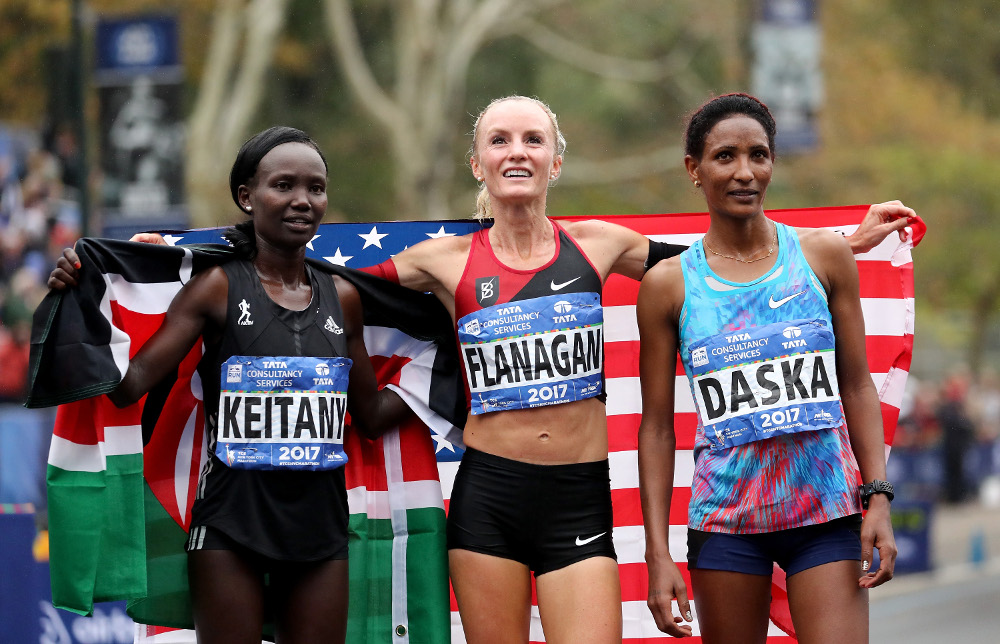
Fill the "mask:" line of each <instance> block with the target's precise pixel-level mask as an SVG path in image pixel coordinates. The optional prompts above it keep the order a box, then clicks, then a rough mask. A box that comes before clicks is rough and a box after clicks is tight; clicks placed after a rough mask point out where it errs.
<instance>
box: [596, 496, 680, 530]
mask: <svg viewBox="0 0 1000 644" xmlns="http://www.w3.org/2000/svg"><path fill="white" fill-rule="evenodd" d="M690 503H691V488H690V487H675V488H674V494H673V496H672V497H671V501H670V525H687V522H688V505H689V504H690ZM611 507H612V511H613V513H614V517H615V527H624V526H635V525H642V508H641V507H640V505H639V488H635V487H633V488H623V489H620V490H611Z"/></svg>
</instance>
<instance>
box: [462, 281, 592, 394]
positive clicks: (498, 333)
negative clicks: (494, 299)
mask: <svg viewBox="0 0 1000 644" xmlns="http://www.w3.org/2000/svg"><path fill="white" fill-rule="evenodd" d="M603 331H604V312H603V310H602V309H601V299H600V295H598V294H597V293H564V294H561V295H548V296H545V297H539V298H533V299H530V300H523V301H519V302H509V303H507V304H497V305H495V306H491V307H488V308H485V309H482V310H480V311H476V312H474V313H470V314H468V315H466V316H463V317H462V318H461V319H460V320H459V321H458V339H459V342H460V343H461V345H462V355H463V357H464V359H465V376H466V379H467V382H468V383H469V390H470V392H471V394H472V413H473V414H482V413H485V412H490V411H502V410H509V409H527V408H530V407H540V406H543V405H555V404H559V403H564V402H571V401H574V400H583V399H584V398H592V397H593V396H596V395H598V394H600V393H601V390H602V383H601V380H602V379H601V367H602V365H603V361H604V344H603Z"/></svg>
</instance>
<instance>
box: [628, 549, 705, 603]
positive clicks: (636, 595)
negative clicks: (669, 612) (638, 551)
mask: <svg viewBox="0 0 1000 644" xmlns="http://www.w3.org/2000/svg"><path fill="white" fill-rule="evenodd" d="M674 563H676V564H677V569H678V570H679V571H680V573H681V576H682V577H683V578H684V583H685V584H687V587H688V589H690V588H691V574H690V573H689V572H688V566H687V562H686V561H684V560H680V561H675V562H674ZM618 576H619V577H620V578H621V582H622V601H623V602H644V601H646V595H647V593H648V589H649V571H648V569H647V568H646V564H645V562H638V563H627V564H619V565H618ZM675 610H676V607H675Z"/></svg>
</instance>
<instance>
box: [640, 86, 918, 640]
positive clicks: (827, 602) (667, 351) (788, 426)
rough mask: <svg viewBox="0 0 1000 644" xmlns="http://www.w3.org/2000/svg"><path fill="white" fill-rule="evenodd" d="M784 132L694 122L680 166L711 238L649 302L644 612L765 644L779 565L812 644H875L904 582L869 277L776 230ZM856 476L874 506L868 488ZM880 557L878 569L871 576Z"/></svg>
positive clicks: (830, 242) (841, 248)
mask: <svg viewBox="0 0 1000 644" xmlns="http://www.w3.org/2000/svg"><path fill="white" fill-rule="evenodd" d="M774 134H775V124H774V119H773V118H772V117H771V114H770V112H769V111H768V109H767V107H766V106H765V105H764V104H763V103H761V102H760V101H759V100H757V99H756V98H754V97H752V96H748V95H746V94H730V95H725V96H720V97H718V98H715V99H713V100H711V101H709V102H708V103H706V104H705V105H704V106H702V107H701V108H700V109H699V110H698V111H696V112H695V113H694V114H693V116H692V118H691V120H690V122H689V125H688V129H687V137H686V149H685V153H686V155H685V158H684V161H685V166H686V168H687V171H688V175H689V177H690V178H691V180H692V182H693V183H694V185H695V187H696V188H700V189H701V190H702V191H703V192H704V194H705V199H706V201H707V204H708V210H709V213H710V216H711V226H710V227H709V230H708V232H707V233H706V234H705V236H704V238H703V239H702V240H700V241H698V242H696V243H695V244H694V245H693V246H692V247H691V248H690V249H689V250H687V251H685V252H684V253H683V254H681V255H680V256H678V257H674V258H670V259H668V260H665V261H662V262H660V263H659V264H657V265H656V266H655V267H653V268H651V269H650V270H649V271H648V272H647V273H646V276H645V277H644V278H643V281H642V286H641V288H640V291H639V298H638V308H637V317H638V322H639V331H640V337H641V343H642V344H641V353H640V378H641V386H642V401H643V405H642V423H641V425H640V429H639V476H640V482H639V485H640V491H641V499H642V510H643V517H644V523H645V531H646V562H647V565H648V567H649V598H648V604H649V606H650V610H651V611H652V613H653V616H654V619H655V620H656V623H657V626H658V627H659V628H660V630H662V631H664V632H666V633H670V634H672V635H674V636H677V637H685V636H689V635H691V634H692V628H691V626H688V625H686V624H684V623H683V621H682V617H677V616H675V615H674V614H673V612H672V610H671V603H672V601H674V600H676V601H677V603H678V608H679V610H680V613H681V615H683V616H684V617H685V618H686V619H687V621H692V617H691V604H692V603H694V604H696V607H697V614H698V627H699V628H700V634H701V636H702V638H703V640H704V641H705V642H733V641H754V642H764V641H765V640H766V638H767V628H768V606H769V603H770V586H771V574H772V568H773V566H774V565H778V566H780V567H781V568H783V569H784V571H785V573H786V575H787V584H788V586H787V587H788V596H789V605H790V608H791V615H792V621H793V623H794V626H795V630H796V632H797V634H798V637H799V639H800V641H803V642H819V641H838V642H859V643H860V642H867V641H868V595H867V592H868V590H867V589H869V588H872V587H875V586H878V585H880V584H882V583H884V582H886V581H888V580H889V579H891V578H892V572H893V565H894V561H895V557H896V545H895V541H894V539H893V534H892V527H891V525H890V521H889V502H890V501H891V498H892V496H891V486H888V484H885V485H882V484H883V483H884V481H883V479H884V478H885V453H884V437H883V430H882V417H881V410H880V406H879V399H878V395H877V391H876V389H875V386H874V384H873V382H872V379H871V375H870V373H869V371H868V363H867V359H866V354H865V330H864V320H863V318H862V311H861V301H860V296H859V280H858V270H857V266H856V264H855V262H854V258H853V255H852V252H851V248H850V247H849V245H848V243H847V242H846V241H845V240H844V238H843V237H842V236H840V235H838V234H836V233H834V232H832V231H828V230H823V229H793V228H790V227H787V226H784V225H782V224H778V223H777V222H774V221H772V220H770V219H769V218H768V217H767V216H766V215H765V213H764V208H763V202H764V195H765V193H766V190H767V187H768V184H769V183H770V181H771V174H772V170H773V163H774V158H775V155H774ZM892 207H896V208H899V209H904V210H909V209H905V208H904V207H903V206H902V205H901V204H898V202H897V203H896V204H892ZM908 214H911V215H912V211H909V213H908ZM904 216H907V215H906V214H904ZM678 352H679V353H680V356H681V360H682V363H683V365H684V368H685V371H686V373H687V376H688V380H689V383H690V386H691V391H692V398H693V399H694V407H695V411H696V413H697V416H698V426H697V430H696V435H695V437H694V456H695V469H694V474H693V485H692V497H691V504H690V507H689V510H688V521H689V524H688V552H687V557H688V566H687V567H688V570H689V571H690V575H691V584H692V587H693V590H694V598H695V601H694V602H691V601H689V599H688V590H687V586H686V584H685V582H684V579H683V577H682V575H681V572H680V570H679V569H678V567H677V565H676V564H675V563H674V561H673V558H672V557H671V554H670V549H669V546H668V524H669V520H668V517H669V515H670V496H671V492H672V489H673V473H674V450H675V445H676V439H675V432H674V426H673V414H674V400H675V393H674V383H675V374H676V366H677V359H676V356H677V355H678ZM859 477H860V479H861V481H860V482H864V483H868V484H871V483H872V482H874V485H875V491H874V492H873V491H872V488H871V487H870V486H869V487H865V488H863V489H862V490H860V491H859V488H858V485H857V484H858V482H859V481H858V479H859ZM869 497H870V505H869V503H868V501H869ZM862 503H864V506H865V507H866V508H868V512H867V514H866V515H865V516H864V519H863V520H862V519H861V510H862ZM874 548H878V550H879V555H880V559H881V562H880V564H879V567H878V569H877V570H873V571H870V572H869V570H868V569H869V567H870V566H871V563H872V556H873V549H874Z"/></svg>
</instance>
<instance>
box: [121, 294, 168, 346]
mask: <svg viewBox="0 0 1000 644" xmlns="http://www.w3.org/2000/svg"><path fill="white" fill-rule="evenodd" d="M163 318H164V314H163V313H155V314H151V313H136V312H135V311H131V310H129V309H127V308H125V307H124V306H121V305H119V304H118V300H111V323H112V324H113V325H114V326H115V327H116V328H118V329H128V336H129V340H130V342H131V344H130V346H129V352H128V357H129V359H130V360H131V359H132V358H133V357H135V354H136V353H137V352H138V351H139V348H140V347H141V346H142V345H144V344H145V343H146V340H148V339H149V338H150V336H152V335H153V333H155V332H156V330H157V329H159V328H160V324H162V323H163Z"/></svg>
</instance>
